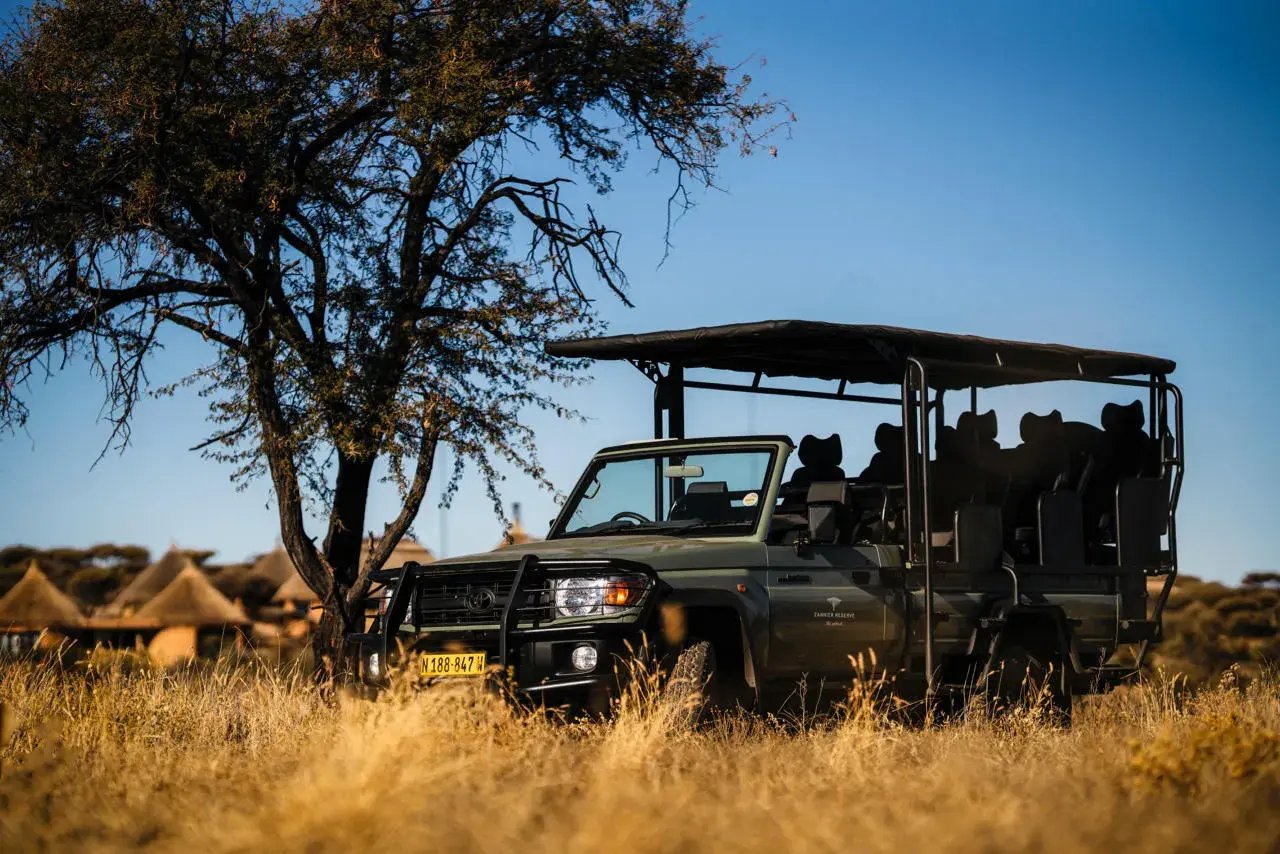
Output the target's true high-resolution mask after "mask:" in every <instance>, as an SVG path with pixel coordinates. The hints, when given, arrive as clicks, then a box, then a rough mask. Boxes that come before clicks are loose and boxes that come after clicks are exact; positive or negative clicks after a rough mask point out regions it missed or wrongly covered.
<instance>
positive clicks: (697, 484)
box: [684, 480, 729, 495]
mask: <svg viewBox="0 0 1280 854" xmlns="http://www.w3.org/2000/svg"><path fill="white" fill-rule="evenodd" d="M728 491H729V483H728V481H724V480H698V481H694V482H693V483H691V484H689V486H688V488H687V489H685V491H684V494H685V495H710V494H712V493H716V492H728Z"/></svg>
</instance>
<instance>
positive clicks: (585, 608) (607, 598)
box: [555, 576, 645, 617]
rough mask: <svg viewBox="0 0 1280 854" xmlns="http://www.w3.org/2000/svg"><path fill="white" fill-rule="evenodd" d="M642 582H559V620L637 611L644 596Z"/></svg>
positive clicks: (607, 579)
mask: <svg viewBox="0 0 1280 854" xmlns="http://www.w3.org/2000/svg"><path fill="white" fill-rule="evenodd" d="M644 589H645V582H644V580H643V579H640V578H627V577H619V576H594V577H583V576H578V577H574V578H559V579H556V582H555V600H556V616H558V617H590V616H593V615H597V614H600V615H604V614H616V613H619V612H621V611H625V610H626V609H628V608H633V607H635V606H636V605H638V604H639V603H640V599H641V598H642V597H643V596H644Z"/></svg>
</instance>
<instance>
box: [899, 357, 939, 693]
mask: <svg viewBox="0 0 1280 854" xmlns="http://www.w3.org/2000/svg"><path fill="white" fill-rule="evenodd" d="M913 371H915V372H916V373H917V374H918V376H919V382H920V398H919V404H918V406H919V408H920V418H919V422H918V423H919V425H920V446H921V447H920V457H919V462H920V493H921V495H920V522H921V524H920V528H921V530H922V533H923V536H924V543H923V545H924V671H925V690H926V697H927V699H928V700H930V701H931V700H932V699H933V693H934V680H935V676H936V674H935V672H934V662H933V659H934V656H933V524H932V520H931V519H930V512H929V417H928V407H929V403H928V401H929V375H928V371H927V370H926V369H925V366H924V363H923V362H921V361H920V360H919V359H917V358H915V357H914V356H909V357H908V358H907V370H906V374H905V376H904V379H903V385H904V386H906V387H907V388H908V389H910V387H911V384H912V383H911V374H912V372H913ZM914 444H915V441H914V436H913V437H912V439H911V441H909V442H908V449H907V453H908V455H910V454H911V446H913V445H914ZM907 489H908V490H910V489H911V482H910V481H908V483H907ZM908 501H909V502H910V499H908ZM909 533H911V532H910V531H909Z"/></svg>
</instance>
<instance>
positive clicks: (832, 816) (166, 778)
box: [0, 659, 1280, 852]
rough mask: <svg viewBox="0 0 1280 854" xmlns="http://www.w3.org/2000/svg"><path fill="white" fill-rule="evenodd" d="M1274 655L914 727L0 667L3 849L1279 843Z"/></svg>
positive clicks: (1260, 846) (102, 666)
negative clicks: (1242, 681)
mask: <svg viewBox="0 0 1280 854" xmlns="http://www.w3.org/2000/svg"><path fill="white" fill-rule="evenodd" d="M1278 684H1280V683H1278V682H1277V681H1276V680H1275V679H1272V678H1264V679H1259V680H1255V681H1253V682H1251V683H1250V684H1249V685H1248V686H1247V687H1240V686H1238V685H1236V684H1235V683H1234V681H1233V680H1232V679H1231V678H1230V677H1228V678H1227V679H1226V680H1224V681H1223V682H1222V683H1221V684H1219V685H1217V686H1216V687H1213V688H1211V689H1206V690H1203V691H1199V692H1196V693H1191V692H1188V691H1186V690H1183V689H1182V687H1181V686H1180V685H1179V684H1178V683H1177V682H1176V681H1175V680H1165V679H1156V680H1153V681H1152V682H1150V683H1148V684H1146V685H1143V686H1138V687H1136V688H1131V689H1127V690H1124V691H1121V692H1117V693H1114V694H1112V695H1109V696H1107V697H1104V698H1100V699H1098V700H1096V701H1090V702H1086V703H1084V704H1082V705H1081V707H1079V708H1078V710H1077V715H1076V721H1075V726H1074V727H1073V728H1072V729H1070V730H1063V729H1061V728H1059V727H1055V726H1052V725H1051V724H1049V723H1047V722H1046V721H1045V719H1044V718H1043V717H1042V716H1041V715H1040V714H1039V713H1038V712H1037V711H1036V710H1035V709H1034V708H1031V709H1027V710H1025V711H1023V712H1020V713H1016V714H1012V715H1009V716H1007V717H1004V718H1000V719H996V720H990V719H985V718H983V717H982V716H981V715H977V714H974V715H970V716H968V717H967V718H962V719H958V720H954V721H951V722H948V723H946V724H944V725H939V726H934V727H929V728H907V727H904V726H903V725H901V724H898V723H895V722H894V721H893V720H892V719H891V718H889V717H886V716H885V715H883V714H881V713H880V712H879V711H878V710H877V709H876V708H875V707H874V706H873V705H872V704H871V703H870V701H869V700H868V699H867V695H868V693H869V692H867V691H866V690H865V686H861V685H855V686H854V689H853V690H852V691H851V702H850V703H849V704H848V705H847V706H846V707H845V708H844V709H843V710H842V711H841V712H840V713H837V714H834V715H830V716H827V717H823V718H818V719H813V720H806V721H779V720H773V719H758V718H751V717H746V716H727V717H723V718H721V719H718V720H716V721H713V722H712V723H710V724H708V725H705V726H702V727H699V728H690V727H688V726H686V725H684V723H683V722H682V717H684V716H683V715H682V713H681V710H680V709H675V708H672V707H669V706H668V705H666V704H664V703H663V702H662V701H661V699H660V698H656V697H655V696H653V695H652V694H650V693H648V692H647V691H646V690H640V691H637V692H634V693H632V694H631V695H629V696H628V698H627V699H626V702H624V703H622V704H621V707H620V708H619V709H618V711H617V714H616V715H615V716H614V717H613V718H612V719H611V720H608V721H591V722H573V723H566V722H563V721H556V720H554V719H553V718H550V717H548V716H547V715H543V714H535V713H528V712H522V711H519V710H514V709H512V708H510V707H509V706H508V705H507V704H504V703H502V702H501V701H499V700H496V699H494V698H493V697H491V696H489V695H488V694H486V693H485V692H483V691H480V690H478V689H477V688H476V687H475V686H473V685H470V684H459V683H457V682H455V683H453V684H448V685H444V686H438V687H432V688H430V689H428V690H425V691H419V692H407V691H406V692H392V693H390V694H388V695H386V696H383V697H381V698H380V699H378V700H377V701H368V700H358V699H353V698H346V697H341V696H340V697H338V698H337V699H336V700H327V699H325V698H324V697H322V696H321V694H320V693H319V692H318V691H317V690H316V689H315V688H314V687H312V686H311V684H310V683H309V682H308V681H307V680H306V679H305V678H302V677H300V676H299V675H297V674H280V673H278V672H272V671H269V670H259V669H255V668H253V667H247V666H243V665H241V666H236V665H227V664H220V665H214V666H209V665H205V666H193V667H191V668H189V669H186V670H180V671H176V672H162V671H153V670H148V669H145V668H139V669H129V668H126V667H124V666H122V664H121V662H120V661H119V660H118V659H107V660H105V661H101V660H100V661H97V662H96V663H94V664H93V665H91V666H90V667H89V668H88V669H87V670H83V671H82V670H77V671H75V672H70V671H65V672H64V671H62V670H59V669H58V668H57V667H56V666H49V665H39V664H35V663H24V664H17V665H13V666H9V667H6V668H5V669H4V670H3V673H0V702H3V704H4V708H5V710H6V722H7V723H6V731H5V732H4V733H3V736H4V742H3V745H2V749H0V762H2V768H0V850H2V851H6V852H7V851H24V850H37V849H41V850H63V849H77V850H113V849H121V848H126V847H135V846H139V845H147V846H151V847H154V848H156V849H160V850H193V849H195V850H200V851H202V852H210V851H244V850H269V851H277V852H278V851H302V850H305V851H327V850H352V849H356V850H362V849H366V848H373V847H374V846H379V847H384V848H386V849H387V850H392V849H394V850H409V851H418V850H422V851H426V850H450V851H452V850H479V851H502V852H510V851H519V850H526V849H531V850H552V849H554V850H557V851H569V852H572V851H599V850H611V849H619V850H627V851H663V852H666V851H694V850H730V851H770V852H781V851H810V850H814V851H895V852H897V851H914V850H923V849H925V848H926V847H927V848H929V849H934V850H937V849H943V850H949V851H1001V850H1041V851H1082V850H1140V851H1157V850H1158V851H1203V850H1206V849H1215V850H1220V851H1274V850H1276V847H1277V844H1278V840H1280V809H1278V808H1277V807H1280V692H1278Z"/></svg>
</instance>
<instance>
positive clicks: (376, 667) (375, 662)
mask: <svg viewBox="0 0 1280 854" xmlns="http://www.w3.org/2000/svg"><path fill="white" fill-rule="evenodd" d="M368 667H369V675H370V676H372V677H373V678H374V679H377V678H378V677H380V676H381V675H382V660H381V659H380V658H378V654H377V653H376V652H374V653H370V654H369V664H368Z"/></svg>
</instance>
